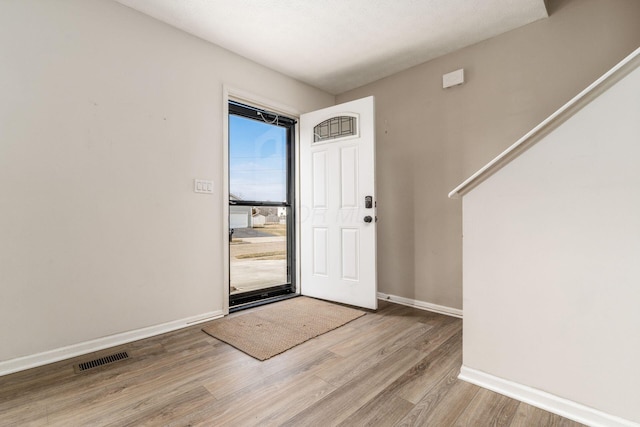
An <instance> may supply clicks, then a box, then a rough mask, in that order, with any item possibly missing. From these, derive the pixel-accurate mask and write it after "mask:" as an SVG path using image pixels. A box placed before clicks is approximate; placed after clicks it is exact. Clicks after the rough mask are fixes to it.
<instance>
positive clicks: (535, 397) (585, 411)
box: [458, 366, 639, 427]
mask: <svg viewBox="0 0 640 427" xmlns="http://www.w3.org/2000/svg"><path fill="white" fill-rule="evenodd" d="M458 378H459V379H461V380H463V381H467V382H469V383H472V384H475V385H478V386H480V387H483V388H486V389H489V390H491V391H495V392H496V393H500V394H503V395H505V396H508V397H511V398H513V399H516V400H519V401H521V402H524V403H527V404H529V405H531V406H535V407H537V408H540V409H544V410H545V411H549V412H553V413H554V414H558V415H560V416H562V417H565V418H569V419H571V420H574V421H577V422H579V423H582V424H586V425H588V426H592V427H638V426H639V424H638V423H635V422H633V421H629V420H626V419H624V418H620V417H617V416H615V415H611V414H608V413H606V412H602V411H598V410H597V409H593V408H591V407H589V406H585V405H582V404H580V403H576V402H574V401H572V400H567V399H564V398H562V397H558V396H556V395H554V394H551V393H547V392H545V391H542V390H538V389H535V388H532V387H528V386H526V385H522V384H519V383H515V382H513V381H509V380H505V379H502V378H499V377H496V376H493V375H490V374H487V373H485V372H482V371H478V370H476V369H472V368H468V367H466V366H462V368H461V369H460V375H459V376H458Z"/></svg>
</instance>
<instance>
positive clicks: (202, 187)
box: [193, 179, 213, 194]
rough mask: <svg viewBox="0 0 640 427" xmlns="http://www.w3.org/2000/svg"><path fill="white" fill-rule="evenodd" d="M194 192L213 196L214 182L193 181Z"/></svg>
mask: <svg viewBox="0 0 640 427" xmlns="http://www.w3.org/2000/svg"><path fill="white" fill-rule="evenodd" d="M193 191H194V192H196V193H207V194H213V181H207V180H206V179H195V180H193Z"/></svg>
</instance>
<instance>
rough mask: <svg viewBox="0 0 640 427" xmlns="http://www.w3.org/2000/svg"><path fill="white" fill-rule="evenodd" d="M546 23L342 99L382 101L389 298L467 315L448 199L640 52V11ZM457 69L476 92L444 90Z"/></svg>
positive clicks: (570, 8) (569, 9) (575, 8)
mask: <svg viewBox="0 0 640 427" xmlns="http://www.w3.org/2000/svg"><path fill="white" fill-rule="evenodd" d="M549 13H550V17H549V18H548V19H544V20H541V21H537V22H535V23H532V24H529V25H527V26H525V27H523V28H520V29H517V30H514V31H511V32H508V33H505V34H503V35H501V36H498V37H495V38H493V39H490V40H487V41H485V42H482V43H479V44H476V45H474V46H471V47H468V48H465V49H462V50H459V51H456V52H454V53H451V54H449V55H445V56H443V57H441V58H438V59H435V60H433V61H430V62H427V63H425V64H422V65H419V66H417V67H414V68H412V69H410V70H407V71H404V72H401V73H398V74H395V75H393V76H391V77H388V78H385V79H382V80H379V81H377V82H374V83H372V84H369V85H366V86H364V87H361V88H358V89H355V90H353V91H350V92H347V93H344V94H341V95H339V96H338V97H337V101H338V102H345V101H349V100H351V99H355V98H360V97H363V96H368V95H374V96H375V97H376V116H377V117H376V123H377V168H378V169H377V173H378V180H377V183H378V217H379V219H380V220H379V222H378V226H379V227H378V232H379V234H378V242H379V243H378V272H379V290H380V291H382V292H384V293H388V294H392V295H397V296H401V297H405V298H412V299H417V300H419V301H425V302H429V303H433V304H439V305H444V306H449V307H453V308H461V307H462V285H461V282H462V220H461V214H462V206H461V202H460V201H459V200H450V199H448V198H447V194H448V192H449V191H451V190H452V189H453V188H454V187H456V186H457V185H458V184H459V183H461V182H462V181H463V180H464V179H466V178H467V177H468V176H469V175H471V174H472V173H473V172H475V171H476V170H477V169H479V168H480V167H482V166H484V165H485V164H486V163H487V162H488V161H490V160H491V159H492V158H493V157H495V156H496V155H498V154H499V153H500V152H502V151H503V150H504V149H505V148H506V147H508V146H509V145H511V144H512V143H514V142H515V141H516V140H518V139H519V138H520V137H521V136H522V135H524V134H525V133H526V132H528V131H529V130H530V129H531V128H533V127H534V126H535V125H537V124H538V123H539V122H541V121H542V120H544V119H545V118H546V117H547V116H549V115H550V114H551V113H553V112H554V111H555V110H556V109H558V108H559V107H560V106H562V105H563V104H564V103H565V102H567V101H568V100H569V99H571V98H572V97H573V96H575V95H576V94H577V93H578V92H579V91H581V90H582V89H584V88H585V87H586V86H588V85H589V84H590V83H591V82H593V81H594V80H595V79H596V78H598V77H599V76H600V75H602V74H603V73H605V72H606V71H607V70H608V69H609V68H611V67H612V66H613V65H615V64H616V63H617V62H618V61H619V60H621V59H622V58H623V57H625V56H626V55H627V54H629V53H630V52H631V51H633V50H634V49H635V48H636V47H638V46H639V45H640V25H638V22H640V2H639V1H636V0H609V1H602V0H562V1H550V2H549ZM426 30H428V29H425V31H426ZM458 68H464V69H465V77H466V80H467V82H466V83H465V84H464V85H462V86H458V87H454V88H450V89H447V90H443V89H442V75H443V74H444V73H447V72H449V71H453V70H456V69H458Z"/></svg>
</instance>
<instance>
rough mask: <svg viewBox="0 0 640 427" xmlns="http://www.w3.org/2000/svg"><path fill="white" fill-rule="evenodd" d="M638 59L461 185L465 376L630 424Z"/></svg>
mask: <svg viewBox="0 0 640 427" xmlns="http://www.w3.org/2000/svg"><path fill="white" fill-rule="evenodd" d="M639 65H640V56H637V57H636V60H635V62H634V63H631V65H630V66H627V67H626V68H625V69H624V71H623V72H620V73H619V74H618V75H625V74H626V73H627V72H629V70H631V69H633V68H634V67H635V71H633V72H631V73H630V74H629V75H626V77H624V79H622V80H620V81H618V82H617V83H616V84H615V85H614V86H613V87H611V88H609V89H608V90H607V91H606V92H604V93H602V94H601V95H600V96H599V97H597V98H596V99H595V100H594V101H592V102H591V103H590V104H589V105H587V106H586V107H584V108H583V109H582V110H580V111H578V112H577V113H575V115H573V116H572V117H570V118H569V119H568V120H567V121H566V122H564V123H562V124H561V125H560V126H559V127H557V128H556V129H554V130H552V131H551V132H550V133H548V134H547V135H545V136H544V137H543V138H542V139H541V140H540V141H539V142H537V143H536V144H535V145H534V146H532V147H531V148H529V149H528V150H527V151H526V152H525V153H523V154H522V155H521V156H520V157H518V158H516V159H515V160H513V161H512V162H511V163H509V164H507V165H506V166H505V167H504V168H502V169H500V170H499V171H497V172H496V173H495V174H494V175H492V176H490V177H489V178H487V180H486V181H484V182H482V183H480V184H479V185H478V186H477V187H476V188H474V189H472V190H471V191H470V192H469V193H468V194H466V195H464V197H463V203H464V220H463V224H464V245H463V246H464V269H463V270H464V331H463V337H464V367H465V369H463V376H464V377H468V378H469V379H470V380H471V381H472V382H476V383H479V384H480V385H484V386H489V387H490V388H491V385H494V386H495V385H496V384H499V385H500V386H501V387H504V388H503V389H502V390H505V389H506V390H507V391H515V392H516V393H518V394H520V396H519V397H525V398H527V397H531V396H532V394H531V393H529V392H528V391H526V389H525V390H523V389H522V388H521V387H515V388H514V387H509V386H508V385H506V387H505V384H501V380H507V381H512V382H515V383H517V384H519V385H520V386H526V387H532V388H534V389H536V390H542V391H545V392H547V393H551V394H553V395H555V396H558V397H561V398H564V399H569V400H570V401H573V402H577V403H579V404H582V405H584V406H586V407H589V408H595V409H597V410H599V411H603V412H604V413H607V414H611V415H615V416H619V417H622V418H625V419H628V420H631V421H634V422H636V423H638V422H640V406H639V405H638V384H639V383H640V367H639V366H638V360H640V334H639V333H638V325H640V310H638V301H640V286H638V283H640V263H638V259H640V221H639V220H638V218H640V191H638V189H639V188H640V169H639V168H638V159H639V158H640V144H638V141H640V120H638V114H639V113H640V68H638V66H639ZM596 92H600V90H599V89H598V90H597V91H596ZM497 298H499V302H500V303H499V304H496V299H497ZM465 371H466V372H465ZM487 374H489V375H492V376H494V377H497V378H499V379H501V380H497V381H496V380H495V379H491V380H489V381H488V380H486V379H485V378H486V375H487ZM523 392H524V393H523ZM523 400H525V401H526V400H527V399H523ZM533 401H534V402H536V403H538V404H541V403H545V400H544V399H537V400H536V399H534V400H533ZM551 402H552V403H553V404H552V406H551V407H552V408H555V409H556V410H558V409H559V408H562V402H558V401H557V400H556V399H551ZM571 412H572V411H570V412H569V413H571ZM573 415H574V416H575V415H580V416H585V415H588V411H584V410H581V411H576V412H574V413H573ZM578 421H581V422H583V423H584V424H587V425H631V424H622V423H616V422H614V421H613V420H609V421H608V422H601V423H598V422H595V421H596V419H594V418H586V419H578ZM634 425H638V424H634Z"/></svg>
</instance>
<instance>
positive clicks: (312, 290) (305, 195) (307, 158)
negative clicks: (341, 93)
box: [300, 97, 377, 309]
mask: <svg viewBox="0 0 640 427" xmlns="http://www.w3.org/2000/svg"><path fill="white" fill-rule="evenodd" d="M300 184H301V188H300V196H301V208H302V216H301V220H300V224H301V226H300V230H301V236H300V244H301V282H302V283H301V284H300V288H301V292H302V294H304V295H308V296H312V297H317V298H322V299H327V300H331V301H336V302H341V303H346V304H351V305H355V306H360V307H366V308H371V309H376V308H377V274H376V222H375V202H374V201H375V137H374V100H373V97H369V98H363V99H360V100H357V101H352V102H348V103H345V104H341V105H336V106H334V107H329V108H326V109H323V110H319V111H314V112H311V113H307V114H303V115H302V116H301V118H300ZM367 196H369V197H371V200H372V203H370V204H369V206H368V205H367V204H366V203H365V201H366V198H367ZM367 216H369V217H371V218H372V220H371V222H365V217H367Z"/></svg>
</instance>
